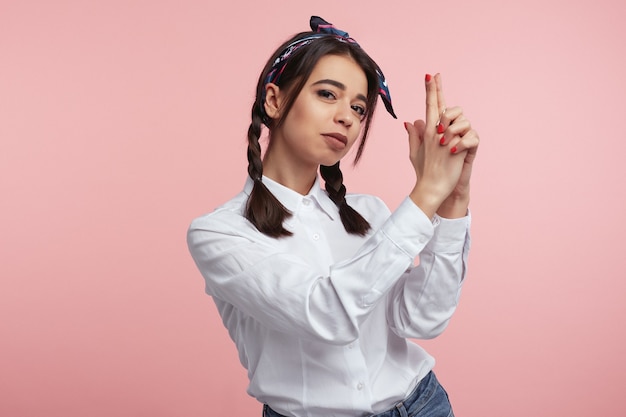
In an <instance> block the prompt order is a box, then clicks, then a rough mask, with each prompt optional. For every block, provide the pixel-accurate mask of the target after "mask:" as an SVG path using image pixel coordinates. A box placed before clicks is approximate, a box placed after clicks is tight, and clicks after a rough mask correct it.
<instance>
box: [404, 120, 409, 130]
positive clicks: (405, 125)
mask: <svg viewBox="0 0 626 417" xmlns="http://www.w3.org/2000/svg"><path fill="white" fill-rule="evenodd" d="M404 128H405V129H406V131H407V132H408V131H409V124H408V123H407V122H404Z"/></svg>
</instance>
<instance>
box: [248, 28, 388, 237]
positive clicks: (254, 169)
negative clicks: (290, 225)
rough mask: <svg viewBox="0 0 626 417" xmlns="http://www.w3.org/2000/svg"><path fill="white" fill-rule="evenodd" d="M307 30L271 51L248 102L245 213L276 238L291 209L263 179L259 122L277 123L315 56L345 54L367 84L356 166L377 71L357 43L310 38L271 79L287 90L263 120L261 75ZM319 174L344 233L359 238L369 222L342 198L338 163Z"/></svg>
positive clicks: (375, 95) (372, 103)
mask: <svg viewBox="0 0 626 417" xmlns="http://www.w3.org/2000/svg"><path fill="white" fill-rule="evenodd" d="M311 33H312V32H302V33H299V34H297V35H295V36H294V37H292V38H291V39H289V40H287V41H286V42H285V43H283V44H282V45H281V46H280V47H279V48H278V49H277V50H276V52H274V54H273V55H272V56H271V57H270V59H269V60H268V61H267V64H266V65H265V68H264V69H263V71H262V72H261V75H260V76H259V81H258V83H257V88H256V99H255V101H254V104H253V105H252V122H251V123H250V127H249V128H248V175H250V178H252V179H253V180H254V186H253V188H252V192H251V193H250V196H249V198H248V202H247V205H246V213H245V216H246V218H247V219H248V220H249V221H250V222H252V224H254V225H255V226H256V228H257V229H258V230H259V231H261V232H262V233H264V234H266V235H268V236H271V237H275V238H278V237H285V236H291V234H292V233H291V232H290V231H288V230H287V229H285V228H284V227H283V222H284V220H285V219H286V218H287V217H289V216H291V213H290V212H289V211H288V210H287V209H286V208H285V207H284V206H283V205H282V204H281V203H280V201H278V199H277V198H276V197H275V196H274V195H273V194H272V193H271V192H270V191H269V190H268V189H267V187H266V186H265V184H263V182H262V176H263V162H262V159H261V145H260V144H259V138H260V136H261V129H262V125H263V124H266V125H267V126H268V127H269V128H270V130H271V129H275V128H278V127H280V126H281V125H282V123H283V122H284V120H285V117H286V116H287V114H288V113H289V110H290V109H291V107H292V106H293V103H294V101H295V100H296V97H297V96H298V94H299V93H300V91H301V90H302V88H303V87H304V85H305V84H306V81H307V80H308V78H309V76H310V75H311V73H312V72H313V68H314V67H315V65H316V64H317V62H318V61H319V60H320V58H322V57H324V56H326V55H342V56H349V57H351V58H352V59H354V61H355V62H356V63H357V64H358V65H359V66H360V67H361V68H362V69H363V72H365V77H366V78H367V85H368V88H367V89H368V91H367V106H366V114H365V115H364V119H363V121H364V123H365V125H364V127H363V130H362V134H361V141H360V143H359V147H358V149H357V153H356V156H355V158H354V163H355V164H356V163H357V162H358V161H359V159H360V158H361V155H362V153H363V148H364V147H365V142H366V140H367V135H368V132H369V128H370V124H371V121H372V115H373V113H374V109H375V108H376V103H377V100H378V76H377V74H376V69H377V68H378V67H377V65H376V63H375V62H374V61H373V60H372V59H371V58H370V57H369V56H368V55H367V54H366V53H365V51H363V49H361V48H360V47H359V46H358V45H356V44H354V43H349V42H345V41H343V40H341V39H338V38H337V37H335V36H325V37H321V38H319V39H315V40H314V41H313V42H311V43H310V44H308V45H306V46H303V47H301V48H298V49H297V50H296V51H294V52H293V55H292V56H291V57H290V58H289V60H288V61H287V64H286V65H285V67H284V69H283V71H282V73H281V75H280V79H279V80H278V81H277V82H276V85H278V86H279V87H280V88H281V89H282V90H284V91H286V92H287V95H286V98H285V102H284V107H283V108H282V109H281V116H280V118H278V119H275V120H272V119H270V120H267V119H264V115H265V112H264V110H263V106H264V103H263V100H264V90H265V79H266V78H267V75H268V73H269V72H270V71H271V69H272V65H273V64H274V61H275V60H276V58H277V57H278V56H279V55H280V54H281V53H282V52H283V50H284V49H285V48H286V47H287V46H288V45H289V44H291V43H293V42H294V41H297V40H299V39H302V38H304V37H306V36H309V35H311ZM320 174H321V175H322V178H323V179H324V181H325V182H326V184H325V188H326V192H327V193H328V196H329V197H330V199H331V200H332V201H333V202H334V203H335V204H336V205H337V207H338V208H339V215H340V217H341V221H342V223H343V226H344V228H345V229H346V231H347V232H348V233H352V234H357V235H361V236H363V235H365V234H366V233H367V232H368V231H369V229H370V224H369V223H368V222H367V220H365V219H364V218H363V217H362V216H361V215H360V214H359V213H358V212H357V211H356V210H354V209H353V208H352V207H350V206H349V205H348V203H347V202H346V199H345V195H346V187H345V185H343V174H342V173H341V169H340V168H339V162H337V163H336V164H335V165H332V166H324V165H322V166H320Z"/></svg>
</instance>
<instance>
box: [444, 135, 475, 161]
mask: <svg viewBox="0 0 626 417" xmlns="http://www.w3.org/2000/svg"><path fill="white" fill-rule="evenodd" d="M479 144H480V138H479V137H478V133H477V132H476V131H475V130H470V131H469V132H467V133H466V134H465V135H463V136H461V137H459V136H457V137H456V138H454V139H453V140H451V141H450V143H449V145H448V146H449V147H450V153H455V154H457V153H461V152H464V151H467V152H468V155H471V156H472V158H473V156H474V155H475V154H476V151H477V150H478V145H479Z"/></svg>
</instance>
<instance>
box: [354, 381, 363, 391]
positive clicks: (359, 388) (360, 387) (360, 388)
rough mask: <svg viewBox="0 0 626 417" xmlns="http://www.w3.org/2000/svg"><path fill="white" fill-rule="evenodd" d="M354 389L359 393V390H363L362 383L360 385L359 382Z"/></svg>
mask: <svg viewBox="0 0 626 417" xmlns="http://www.w3.org/2000/svg"><path fill="white" fill-rule="evenodd" d="M356 389H358V390H359V391H361V390H362V389H363V383H362V382H359V383H358V384H357V385H356Z"/></svg>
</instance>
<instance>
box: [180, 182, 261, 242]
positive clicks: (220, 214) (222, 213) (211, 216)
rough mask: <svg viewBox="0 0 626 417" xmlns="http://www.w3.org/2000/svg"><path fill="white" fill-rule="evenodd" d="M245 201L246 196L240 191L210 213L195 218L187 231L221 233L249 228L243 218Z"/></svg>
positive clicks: (248, 224)
mask: <svg viewBox="0 0 626 417" xmlns="http://www.w3.org/2000/svg"><path fill="white" fill-rule="evenodd" d="M247 201H248V195H247V194H246V193H245V192H243V191H242V192H240V193H239V194H237V195H236V196H235V197H233V198H232V199H230V200H228V201H227V202H225V203H224V204H222V205H220V206H218V207H217V208H215V210H213V211H212V212H210V213H206V214H203V215H201V216H199V217H196V218H195V219H194V220H193V221H192V222H191V225H190V227H189V229H190V230H193V229H201V230H208V231H222V232H223V231H227V230H228V231H235V230H237V229H239V228H241V227H249V226H250V225H251V224H250V222H249V221H248V220H247V219H246V218H245V216H244V212H245V209H246V202H247Z"/></svg>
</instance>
